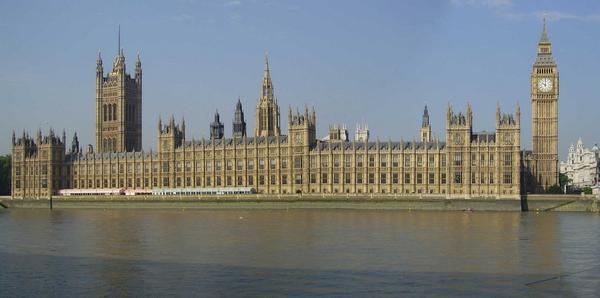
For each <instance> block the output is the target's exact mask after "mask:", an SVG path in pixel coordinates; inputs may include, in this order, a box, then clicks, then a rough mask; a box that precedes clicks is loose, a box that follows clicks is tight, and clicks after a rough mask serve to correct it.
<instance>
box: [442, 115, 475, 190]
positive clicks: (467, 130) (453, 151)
mask: <svg viewBox="0 0 600 298" xmlns="http://www.w3.org/2000/svg"><path fill="white" fill-rule="evenodd" d="M472 134H473V109H472V108H471V104H468V105H467V112H466V114H463V113H462V112H459V113H458V114H456V113H454V110H453V109H452V106H450V105H448V110H447V113H446V154H447V160H448V161H449V163H450V164H449V166H448V169H447V171H448V172H447V174H448V177H449V178H450V179H449V181H448V184H447V185H446V187H447V192H446V193H448V194H453V193H465V194H470V193H471V184H470V183H469V181H470V177H468V176H467V175H468V174H469V173H471V146H470V144H471V135H472ZM450 189H452V192H450Z"/></svg>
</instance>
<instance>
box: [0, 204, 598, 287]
mask: <svg viewBox="0 0 600 298" xmlns="http://www.w3.org/2000/svg"><path fill="white" fill-rule="evenodd" d="M0 235H1V236H0V287H1V289H2V292H1V293H2V294H1V295H0V296H22V297H32V296H55V297H71V296H110V297H116V296H152V297H162V296H181V297H189V296H210V297H213V296H222V297H232V296H327V297H332V296H354V297H373V296H418V297H422V296H523V295H525V296H532V295H533V296H562V297H564V296H570V297H572V296H576V297H586V296H590V297H593V296H597V295H598V293H599V292H600V216H599V215H598V214H593V213H534V212H530V213H518V212H471V213H469V212H423V211H419V212H409V211H383V210H331V209H328V210H321V209H295V210H293V209H290V210H124V209H112V210H24V209H16V210H15V209H12V210H10V209H9V210H0Z"/></svg>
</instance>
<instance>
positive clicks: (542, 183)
mask: <svg viewBox="0 0 600 298" xmlns="http://www.w3.org/2000/svg"><path fill="white" fill-rule="evenodd" d="M530 82H531V85H530V86H531V120H532V121H531V122H532V123H531V134H532V146H533V148H532V149H533V150H532V151H524V152H523V177H524V180H523V186H524V188H525V189H524V191H528V192H544V191H546V190H548V188H550V187H551V186H554V185H556V186H558V184H559V180H558V173H559V171H558V91H559V81H558V68H557V65H556V62H555V60H554V57H553V56H552V44H551V43H550V39H549V38H548V32H547V30H546V22H545V21H544V28H543V30H542V36H541V37H540V41H539V42H538V51H537V57H536V59H535V62H534V63H533V68H532V70H531V81H530Z"/></svg>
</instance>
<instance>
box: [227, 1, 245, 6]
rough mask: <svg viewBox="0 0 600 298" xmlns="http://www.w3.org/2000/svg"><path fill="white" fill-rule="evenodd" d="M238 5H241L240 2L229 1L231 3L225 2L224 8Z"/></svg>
mask: <svg viewBox="0 0 600 298" xmlns="http://www.w3.org/2000/svg"><path fill="white" fill-rule="evenodd" d="M240 5H242V1H240V0H231V1H227V2H225V6H240Z"/></svg>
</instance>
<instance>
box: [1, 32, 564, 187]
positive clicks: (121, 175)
mask: <svg viewBox="0 0 600 298" xmlns="http://www.w3.org/2000/svg"><path fill="white" fill-rule="evenodd" d="M544 36H545V37H544ZM549 55H550V43H549V41H547V35H546V33H545V30H544V33H543V35H542V40H541V41H540V46H539V50H538V60H539V61H537V60H536V64H534V70H533V73H532V78H531V84H532V106H533V114H532V116H533V119H532V121H533V126H534V129H533V143H534V148H533V149H534V150H533V152H528V151H521V144H520V133H521V114H520V109H519V107H518V106H517V107H516V110H515V113H511V114H503V113H502V112H501V110H500V107H499V106H498V108H497V110H496V121H495V122H496V125H495V131H494V132H474V129H473V112H472V108H471V106H470V105H467V107H466V110H464V111H455V110H454V108H453V107H452V106H448V108H447V111H446V133H445V139H446V141H445V142H444V141H440V140H439V139H437V138H434V137H433V136H432V134H431V126H430V123H429V111H428V110H426V111H425V112H424V115H423V119H422V125H421V129H420V131H419V139H420V140H419V141H417V140H413V141H404V140H400V141H392V140H387V141H380V140H379V139H377V140H375V141H372V140H369V136H368V130H367V129H366V127H361V129H360V130H358V132H359V133H360V135H359V136H358V137H359V138H358V139H355V140H354V141H348V139H349V138H348V137H345V138H343V137H341V135H340V137H337V134H338V133H335V134H334V135H335V136H334V137H333V138H331V136H330V139H329V140H325V141H323V140H317V138H316V127H317V117H316V112H315V110H314V109H312V108H311V109H309V108H308V107H305V109H304V111H302V112H299V111H296V112H292V109H290V110H289V111H288V121H287V126H288V135H283V134H281V130H280V124H279V107H278V105H277V101H276V100H275V97H274V91H273V85H272V82H271V76H270V70H269V64H268V60H267V61H265V69H264V74H263V81H262V90H261V97H260V98H259V100H258V104H257V107H256V131H255V135H254V136H246V135H245V133H244V131H245V125H242V123H244V124H245V122H244V119H243V112H242V111H241V102H238V107H239V108H236V113H235V120H234V122H233V126H234V129H233V132H234V134H233V137H232V138H227V137H224V136H223V131H224V130H223V126H222V123H221V121H220V119H217V121H215V123H217V124H218V125H214V126H213V127H212V128H214V129H216V134H215V136H217V137H213V138H211V139H209V140H194V139H191V140H190V139H189V138H188V137H187V136H186V128H185V122H184V121H182V122H181V123H179V124H176V122H175V119H174V118H173V117H171V118H170V119H169V121H168V123H166V124H164V125H163V123H162V121H161V120H159V123H158V144H157V151H145V152H143V151H141V150H140V146H141V145H139V144H141V127H140V128H139V130H137V129H136V128H135V127H137V126H128V124H127V123H128V122H127V119H129V120H131V121H130V122H132V123H137V121H141V64H140V63H139V62H138V66H137V67H136V68H139V71H136V76H135V77H134V78H130V77H129V76H128V75H126V73H125V68H124V57H123V55H122V52H120V54H119V56H118V57H117V60H116V61H115V65H114V67H113V71H112V72H111V73H109V74H108V76H107V77H104V76H103V75H102V73H103V71H102V63H101V59H99V63H98V66H99V68H98V74H97V83H98V86H100V88H97V90H99V91H98V93H97V102H98V105H97V127H98V130H97V136H99V137H98V138H97V148H98V150H97V152H93V150H91V149H88V150H87V151H86V152H83V151H82V150H81V148H80V147H79V141H78V140H74V141H73V142H72V146H71V149H70V150H67V148H66V147H65V144H66V138H65V137H64V136H63V138H62V139H60V138H58V137H56V136H55V134H54V132H52V131H51V132H49V134H48V135H47V136H46V137H42V135H41V133H38V136H37V137H36V138H35V139H34V138H31V137H29V136H28V135H27V134H26V133H23V135H22V136H20V137H18V138H17V137H16V136H13V140H12V144H13V155H12V156H13V168H12V169H13V170H12V171H13V172H12V195H13V196H14V197H45V196H49V195H52V194H56V193H57V191H58V190H59V189H95V188H104V189H107V188H129V189H153V188H166V187H169V188H173V187H177V188H190V187H233V186H244V187H252V188H254V189H256V191H257V192H258V193H380V194H382V193H396V194H403V195H409V196H425V195H435V196H446V197H453V196H456V197H490V198H498V197H507V198H518V197H519V196H520V193H521V186H522V185H523V186H524V184H522V182H521V181H525V183H527V182H528V181H531V180H529V179H528V178H531V177H536V179H538V178H539V179H538V180H536V181H538V182H536V183H537V184H536V185H539V186H540V187H542V188H543V187H546V186H548V185H551V184H553V183H555V182H556V177H555V173H557V169H556V168H555V166H557V165H558V164H557V163H555V161H554V158H555V154H556V152H557V151H556V148H555V144H556V141H557V132H556V125H557V122H556V115H557V110H556V109H557V106H556V100H557V96H558V73H557V70H556V64H554V62H553V60H552V58H551V55H550V56H549ZM546 79H548V80H549V81H550V84H548V83H547V82H548V81H547V80H546ZM542 81H543V82H544V83H540V82H542ZM109 82H115V83H111V84H116V85H115V86H113V85H110V86H108V85H106V84H108V83H109ZM127 82H129V83H127ZM105 85H106V86H105ZM548 85H550V87H548ZM538 86H540V87H538ZM109 87H110V88H113V87H114V90H113V89H110V88H109ZM548 88H549V90H548ZM111 90H113V91H111ZM111 92H115V93H114V94H113V93H111ZM130 95H131V96H130ZM128 103H129V104H130V106H131V107H133V108H131V107H130V108H129V111H130V113H132V114H131V116H130V117H129V118H128V117H126V116H124V115H123V114H124V113H125V114H127V111H128V108H126V105H127V104H128ZM137 103H139V105H137ZM113 104H114V105H115V106H116V107H117V108H116V110H117V112H116V113H114V111H113V110H112V109H113V108H112V105H113ZM105 105H106V108H105ZM109 106H111V108H108V107H109ZM105 111H106V114H105ZM111 111H112V116H111V114H110V113H111ZM138 113H140V116H139V118H138V116H136V115H137V114H138ZM105 115H106V119H107V120H106V121H105V120H104V117H105ZM115 115H117V117H116V119H117V120H108V119H113V118H114V116H115ZM110 121H115V124H113V123H112V122H111V123H109V122H110ZM109 124H110V125H109ZM236 125H237V126H236ZM108 127H111V128H112V127H114V129H115V130H114V131H113V130H107V129H106V128H108ZM108 137H110V138H114V139H115V140H116V141H114V143H111V142H107V143H106V145H105V139H106V138H108ZM138 138H139V143H138ZM128 140H129V141H128ZM114 151H119V152H114ZM522 157H523V158H522ZM521 165H523V166H522V167H521ZM522 175H528V176H527V177H523V176H522ZM556 175H557V174H556ZM522 177H523V179H522Z"/></svg>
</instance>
